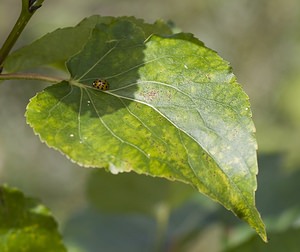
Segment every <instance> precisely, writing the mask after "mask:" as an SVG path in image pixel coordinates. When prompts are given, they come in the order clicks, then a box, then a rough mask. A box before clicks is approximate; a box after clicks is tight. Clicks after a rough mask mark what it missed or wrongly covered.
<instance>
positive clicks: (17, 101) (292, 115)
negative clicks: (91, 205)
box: [0, 0, 300, 251]
mask: <svg viewBox="0 0 300 252" xmlns="http://www.w3.org/2000/svg"><path fill="white" fill-rule="evenodd" d="M18 3H19V1H18V0H13V1H5V2H3V3H1V8H0V17H1V20H5V22H0V38H1V41H0V43H2V38H5V37H6V35H7V33H8V32H9V29H7V27H9V24H11V25H12V24H13V22H14V21H15V17H16V16H17V14H18V9H17V8H16V6H19V4H18ZM171 4H172V8H170V7H169V6H170V5H171ZM92 14H102V15H116V16H118V15H135V16H137V17H142V18H144V19H146V20H147V21H150V22H152V21H154V20H156V19H159V18H163V19H165V20H168V19H170V20H173V21H175V22H176V25H177V26H178V27H180V28H182V30H184V31H190V32H192V33H194V34H195V36H197V37H199V38H200V39H201V40H202V41H204V42H205V44H206V45H207V46H208V47H210V48H214V49H215V50H216V51H217V52H218V53H220V55H221V56H222V57H224V58H225V59H226V60H228V61H229V62H231V65H232V66H233V69H234V72H235V74H236V75H237V77H238V81H239V82H240V83H242V85H243V87H244V88H245V90H246V92H247V94H248V95H249V96H250V101H251V104H252V110H253V115H254V121H255V124H256V128H257V137H258V143H259V169H260V173H259V176H258V185H259V187H258V192H257V206H258V209H259V210H260V211H261V213H262V217H263V218H264V220H266V221H267V229H268V230H269V237H270V239H271V240H270V242H269V244H268V245H264V244H262V242H261V241H258V240H257V239H258V237H255V236H252V234H249V227H245V226H244V225H242V224H241V223H240V222H238V221H237V220H235V219H233V217H231V215H230V214H229V213H227V212H226V211H225V210H224V209H223V208H220V207H219V206H217V205H215V204H214V203H212V202H210V201H209V202H207V200H206V199H205V198H203V197H202V196H199V195H198V196H196V197H195V198H193V199H192V202H191V203H190V204H192V205H193V206H194V204H195V205H196V206H197V207H198V208H200V209H197V210H198V212H197V213H196V212H193V211H192V210H190V208H189V207H190V205H188V206H185V207H183V208H184V209H181V208H179V209H178V210H177V212H176V213H174V215H172V216H176V214H178V215H179V216H182V215H183V216H190V217H189V218H188V217H186V218H182V223H184V225H180V226H181V227H188V228H186V229H184V228H182V229H184V230H182V229H181V230H176V229H175V228H173V229H170V232H171V233H170V232H168V233H167V236H168V238H169V239H167V241H169V245H170V241H174V239H175V238H176V237H185V235H184V234H186V233H189V232H187V230H193V231H194V236H188V237H185V240H184V241H185V242H183V241H182V242H180V241H179V242H177V243H176V244H177V248H178V249H181V251H193V249H195V248H198V249H199V248H201V249H203V250H205V249H206V251H220V250H222V249H223V247H224V244H223V241H224V238H225V241H227V245H228V246H227V250H228V251H232V250H234V249H236V251H251V248H253V246H255V248H258V247H261V250H260V251H276V249H278V251H282V249H281V248H280V247H279V246H277V245H276V244H277V243H280V244H282V245H285V244H286V246H287V245H288V246H291V248H290V250H288V251H296V250H295V249H296V245H297V243H298V242H299V241H298V240H299V239H297V237H298V236H299V213H300V212H299V201H298V198H297V194H296V193H295V192H298V190H299V183H298V181H299V168H300V158H299V157H300V156H299V155H298V149H299V142H300V141H299V140H298V139H299V137H300V130H299V122H300V120H299V119H300V104H299V99H298V95H297V94H299V86H300V85H299V82H300V76H299V71H298V69H299V65H300V62H299V61H300V58H299V57H298V55H299V51H300V43H299V42H300V41H299V40H300V39H299V33H298V31H299V24H300V22H299V21H300V20H299V19H300V3H299V2H298V1H295V0H287V1H279V0H274V1H267V0H263V1H259V0H254V1H253V0H252V1H250V0H242V1H240V0H228V1H226V2H221V1H216V0H214V1H209V0H206V1H201V3H199V1H195V0H189V1H177V0H172V1H171V0H168V1H156V0H155V1H138V0H135V1H133V0H131V1H116V0H115V1H109V0H107V1H96V0H95V1H91V0H89V1H71V0H68V1H63V2H61V1H57V0H52V1H46V2H45V3H44V6H43V8H41V9H40V10H39V11H38V12H37V14H36V15H35V16H34V17H33V18H32V20H31V21H30V23H29V25H28V27H27V28H26V29H25V31H24V34H22V36H21V38H20V40H19V42H18V44H17V45H16V47H19V46H21V45H25V44H27V43H29V42H31V41H32V40H34V39H36V38H38V37H40V36H41V35H43V34H44V33H45V31H52V30H53V29H56V28H57V27H60V26H68V25H74V24H76V23H78V22H79V21H80V20H81V19H82V18H84V17H85V16H89V15H92ZM39 71H41V72H43V71H45V70H44V69H40V70H39ZM47 71H48V70H47ZM55 74H57V73H55ZM43 87H45V84H43V83H37V85H35V86H33V85H28V84H27V82H24V83H23V85H20V84H19V82H17V81H15V82H11V83H9V84H6V85H0V106H1V110H0V120H1V126H2V127H1V129H0V181H1V182H7V183H9V184H11V185H14V186H17V187H19V188H21V189H22V190H23V191H24V192H25V193H26V194H29V195H34V197H38V198H41V199H43V202H44V203H45V204H46V205H47V206H49V207H50V208H51V210H52V212H53V213H54V215H55V216H56V217H57V218H58V220H59V222H60V223H62V224H61V226H60V228H61V229H62V230H65V236H66V240H68V241H70V243H72V242H73V240H74V237H76V234H74V233H73V232H74V230H75V231H76V230H78V229H76V226H74V225H75V224H76V223H77V222H79V220H84V221H85V223H87V222H86V221H87V220H88V219H89V218H88V216H90V215H89V214H87V212H89V211H92V210H85V211H81V209H86V208H87V206H88V203H87V198H86V192H85V189H84V188H85V185H86V186H87V187H89V186H90V184H89V182H88V181H89V180H86V178H87V177H89V176H90V173H91V171H90V170H85V169H81V168H79V167H78V166H76V165H74V164H72V163H70V162H69V161H68V160H67V159H65V157H63V156H61V155H60V154H59V153H57V152H55V151H53V150H50V149H49V148H47V147H46V146H45V145H43V144H42V143H40V142H39V140H38V138H36V137H35V136H34V135H33V134H32V130H31V129H30V128H29V127H28V126H27V125H26V124H25V118H24V116H23V114H24V112H25V106H26V104H27V103H28V99H29V98H30V97H32V96H33V95H34V94H35V93H36V92H37V91H40V90H41V89H42V88H43ZM12 101H13V102H12ZM7 104H10V105H9V106H7ZM8 119H9V120H8ZM12 157H13V158H12ZM89 197H91V196H89ZM199 201H200V202H201V203H202V204H201V205H199V204H198V203H199ZM193 209H194V208H193ZM80 211H81V212H80ZM180 211H182V212H180ZM189 211H191V212H189ZM199 212H201V213H203V214H202V215H200V214H199ZM187 213H188V214H187ZM93 214H94V212H93ZM180 214H182V215H180ZM72 216H73V217H72ZM76 217H77V218H76ZM104 217H107V218H108V219H107V218H104ZM109 217H111V216H107V214H103V215H101V217H99V218H100V219H101V218H104V219H103V220H105V221H107V220H109ZM129 217H132V216H129ZM84 218H87V219H84ZM70 219H71V220H70ZM114 219H115V218H114ZM178 219H179V218H175V217H174V221H175V223H176V220H178ZM123 220H124V219H123ZM172 220H173V219H172ZM172 220H171V224H170V225H171V227H172V223H173V222H172ZM220 220H222V221H220ZM135 221H136V222H137V223H143V225H142V227H145V226H147V225H146V223H148V224H149V226H151V225H153V224H151V219H150V220H149V219H144V218H139V219H138V220H135ZM182 223H181V224H182ZM196 224H197V225H196ZM124 225H126V223H125V224H124ZM139 225H141V224H139ZM174 226H175V227H178V225H176V224H174ZM98 227H99V225H98ZM149 230H151V229H148V232H149V233H151V232H150V231H149ZM79 237H81V238H82V237H84V236H83V235H80V236H79ZM89 237H90V236H89ZM150 241H151V237H150ZM243 241H246V242H245V243H242V242H243ZM85 242H86V240H85ZM241 243H242V244H241ZM81 244H85V243H84V242H82V243H81ZM89 244H90V246H92V245H91V243H89ZM180 244H183V245H182V246H181V245H180ZM273 244H274V245H273ZM82 246H83V247H84V245H82ZM235 246H240V247H238V248H234V247H235ZM85 248H86V247H85ZM285 248H286V247H285ZM231 249H232V250H231ZM280 249H281V250H280ZM293 249H294V250H293ZM257 250H258V249H257ZM89 251H91V250H89ZM178 251H180V250H178Z"/></svg>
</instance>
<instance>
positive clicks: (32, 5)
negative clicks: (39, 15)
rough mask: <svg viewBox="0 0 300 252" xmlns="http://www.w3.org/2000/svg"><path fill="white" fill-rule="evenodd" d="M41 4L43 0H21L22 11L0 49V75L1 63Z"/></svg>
mask: <svg viewBox="0 0 300 252" xmlns="http://www.w3.org/2000/svg"><path fill="white" fill-rule="evenodd" d="M43 2H44V0H22V10H21V13H20V15H19V18H18V20H17V22H16V23H15V25H14V27H13V29H12V30H11V32H10V34H9V35H8V37H7V39H6V40H5V42H4V44H3V46H2V48H1V49H0V73H1V72H2V70H3V63H4V61H5V59H6V57H7V56H8V54H9V52H10V51H11V49H12V48H13V46H14V45H15V43H16V41H17V40H18V38H19V36H20V35H21V33H22V31H23V30H24V28H25V26H26V25H27V23H28V21H29V20H30V18H31V17H32V15H33V14H34V13H35V11H36V10H37V9H39V8H40V7H41V6H42V3H43Z"/></svg>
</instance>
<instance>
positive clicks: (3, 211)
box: [0, 186, 66, 252]
mask: <svg viewBox="0 0 300 252" xmlns="http://www.w3.org/2000/svg"><path fill="white" fill-rule="evenodd" d="M0 251H2V252H10V251H24V252H26V251H28V252H29V251H45V252H46V251H49V252H50V251H57V252H60V251H66V249H65V247H64V245H63V244H62V240H61V237H60V235H59V233H58V231H57V224H56V222H55V220H54V219H53V217H52V215H51V213H50V211H49V210H48V209H47V208H46V207H45V206H43V205H42V204H40V203H39V202H38V201H36V200H34V199H31V198H27V197H24V195H23V194H22V193H21V192H20V191H18V190H17V189H14V188H9V187H7V186H0Z"/></svg>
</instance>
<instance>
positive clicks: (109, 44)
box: [26, 18, 266, 240]
mask: <svg viewBox="0 0 300 252" xmlns="http://www.w3.org/2000/svg"><path fill="white" fill-rule="evenodd" d="M166 33H167V32H166V29H165V28H161V25H153V26H151V25H146V24H144V23H142V22H141V21H140V20H134V19H133V18H121V19H120V20H116V19H114V20H113V21H112V22H106V23H104V22H99V23H97V24H96V25H95V28H94V29H93V32H92V34H91V36H90V37H89V39H88V41H87V43H86V44H85V46H84V48H83V49H82V50H81V51H80V52H79V53H78V54H76V55H75V56H74V57H72V58H71V59H70V60H68V62H67V68H68V70H69V72H70V75H71V78H70V80H66V81H63V82H61V83H58V84H55V85H53V86H50V87H48V88H46V89H45V90H44V91H43V92H41V93H39V94H38V95H37V96H35V97H34V98H33V99H31V101H30V103H29V105H28V107H27V112H26V117H27V121H28V123H29V124H30V125H31V126H32V127H33V129H34V131H35V132H36V134H38V135H39V136H40V138H41V140H42V141H45V142H46V143H47V144H48V145H49V146H51V147H53V148H55V149H58V150H60V151H61V152H62V153H64V154H65V155H66V156H67V157H69V158H70V159H71V160H73V161H74V162H76V163H78V164H80V165H83V166H86V167H99V168H101V167H104V168H107V169H109V170H110V171H111V172H112V173H119V172H124V171H135V172H137V173H143V174H147V175H151V176H159V177H165V178H168V179H171V180H178V181H182V182H185V183H188V184H191V185H192V186H194V187H196V188H197V189H198V190H199V191H200V192H202V193H204V194H206V195H208V196H209V197H210V198H212V199H214V200H216V201H218V202H220V203H221V204H223V205H224V206H225V207H226V208H228V209H230V210H231V211H233V212H234V213H235V214H236V215H237V216H239V217H240V218H242V219H244V220H245V221H247V222H248V223H249V224H250V225H251V226H252V227H253V228H255V229H256V231H257V232H258V233H259V234H260V235H261V237H262V238H263V239H264V240H266V235H265V228H264V225H263V223H262V221H261V218H260V216H259V213H258V212H257V210H256V208H255V202H254V192H255V190H256V174H257V162H256V140H255V137H254V131H255V128H254V125H253V122H252V119H251V111H250V104H249V101H248V97H247V95H246V94H245V93H244V92H243V90H242V89H241V86H240V85H239V84H238V83H237V82H236V79H235V76H234V75H233V74H232V71H231V68H230V66H229V65H228V63H227V62H225V61H224V60H223V59H222V58H220V57H219V56H218V55H217V53H216V52H214V51H212V50H210V49H208V48H206V47H205V46H204V45H203V43H202V42H200V41H199V40H197V39H196V38H194V37H193V36H192V35H191V34H184V33H181V34H175V35H169V34H168V35H166ZM155 34H157V35H155ZM158 34H159V35H158ZM96 79H100V80H107V81H108V83H109V89H108V90H105V91H102V90H99V89H96V88H94V87H93V86H92V83H93V81H94V80H96Z"/></svg>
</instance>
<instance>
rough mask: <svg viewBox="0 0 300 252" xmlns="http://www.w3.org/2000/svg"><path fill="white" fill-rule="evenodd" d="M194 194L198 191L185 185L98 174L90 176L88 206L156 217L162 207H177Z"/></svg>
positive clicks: (127, 176)
mask: <svg viewBox="0 0 300 252" xmlns="http://www.w3.org/2000/svg"><path fill="white" fill-rule="evenodd" d="M193 193H195V190H193V189H192V187H190V186H188V185H185V184H183V183H178V182H177V183H176V182H171V181H167V180H165V179H160V178H153V177H149V176H142V175H137V174H135V173H125V174H119V175H118V176H115V175H112V174H110V173H108V172H105V171H101V170H97V171H94V172H92V173H91V174H90V176H89V180H88V183H87V196H88V198H89V202H90V203H92V205H93V206H94V207H96V208H97V209H99V210H101V211H102V212H104V211H106V212H108V213H125V212H135V213H145V214H151V215H153V214H156V211H158V208H159V207H160V206H161V205H164V206H165V207H167V208H168V210H172V208H175V207H178V206H179V205H180V204H181V203H182V202H183V201H185V200H186V199H187V198H188V196H191V195H192V194H193ZM145 195H147V197H145Z"/></svg>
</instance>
